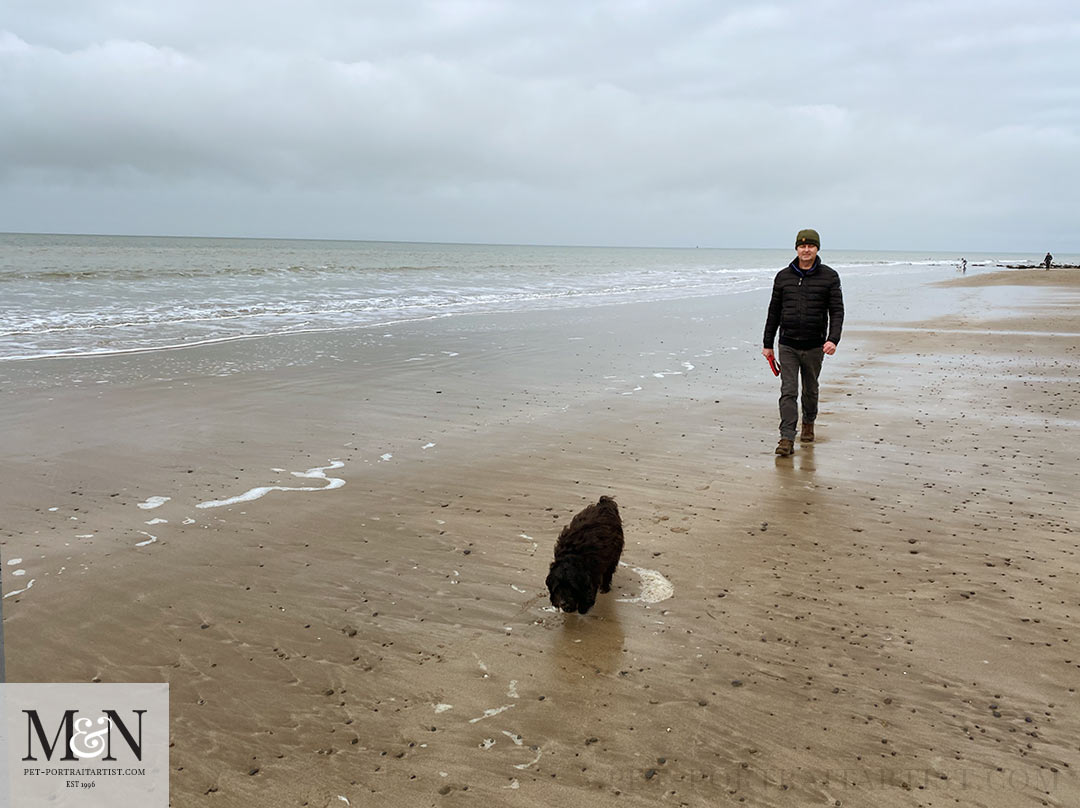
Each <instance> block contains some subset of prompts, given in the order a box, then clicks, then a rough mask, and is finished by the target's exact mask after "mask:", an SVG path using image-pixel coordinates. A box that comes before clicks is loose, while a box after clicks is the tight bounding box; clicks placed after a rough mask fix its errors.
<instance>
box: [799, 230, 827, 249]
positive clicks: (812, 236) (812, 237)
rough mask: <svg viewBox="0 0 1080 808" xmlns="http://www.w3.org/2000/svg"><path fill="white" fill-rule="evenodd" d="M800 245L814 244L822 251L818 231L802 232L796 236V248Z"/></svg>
mask: <svg viewBox="0 0 1080 808" xmlns="http://www.w3.org/2000/svg"><path fill="white" fill-rule="evenodd" d="M800 244H813V245H814V246H815V247H817V248H818V249H819V250H820V249H821V236H819V235H818V234H817V230H800V231H799V235H797V236H795V246H796V247H798V246H799V245H800Z"/></svg>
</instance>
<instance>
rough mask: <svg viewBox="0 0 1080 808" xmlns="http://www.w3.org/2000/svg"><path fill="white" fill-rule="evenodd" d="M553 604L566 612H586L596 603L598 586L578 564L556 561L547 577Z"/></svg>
mask: <svg viewBox="0 0 1080 808" xmlns="http://www.w3.org/2000/svg"><path fill="white" fill-rule="evenodd" d="M547 588H548V594H549V595H550V596H551V605H552V606H554V607H555V608H556V609H562V611H564V612H578V613H579V614H585V613H586V612H587V611H589V609H591V608H592V607H593V604H594V603H596V587H595V586H593V583H592V580H591V579H590V577H589V573H588V572H587V571H586V570H584V569H582V568H581V567H580V566H579V565H577V564H572V563H564V562H560V561H556V562H555V563H553V564H552V565H551V570H550V572H548V577H547Z"/></svg>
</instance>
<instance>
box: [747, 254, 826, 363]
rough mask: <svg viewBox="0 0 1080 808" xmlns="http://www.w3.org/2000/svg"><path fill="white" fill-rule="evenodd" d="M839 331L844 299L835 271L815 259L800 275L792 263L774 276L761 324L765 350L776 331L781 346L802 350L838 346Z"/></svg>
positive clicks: (795, 261) (797, 268) (796, 266)
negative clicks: (769, 299)
mask: <svg viewBox="0 0 1080 808" xmlns="http://www.w3.org/2000/svg"><path fill="white" fill-rule="evenodd" d="M843 327H844V296H843V293H842V292H841V290H840V276H839V275H838V274H836V270H834V269H833V268H832V267H829V266H826V265H825V264H823V263H821V259H820V258H815V259H814V266H813V267H811V268H810V269H809V270H807V271H805V272H804V271H802V270H800V269H799V261H798V259H795V260H794V261H792V262H791V264H789V265H788V266H787V267H785V268H784V269H782V270H780V271H779V272H778V273H777V274H776V279H775V280H774V281H773V290H772V300H771V301H770V302H769V316H768V318H767V319H766V321H765V347H766V348H772V347H773V340H774V339H775V337H776V329H777V328H779V329H780V344H781V345H788V346H790V347H792V348H799V349H801V350H805V349H807V348H820V347H821V346H822V345H824V344H825V343H826V342H832V343H839V342H840V331H841V330H842V329H843Z"/></svg>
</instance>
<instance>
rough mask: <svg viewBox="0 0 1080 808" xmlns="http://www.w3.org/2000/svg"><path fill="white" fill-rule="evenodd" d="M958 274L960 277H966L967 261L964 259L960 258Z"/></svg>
mask: <svg viewBox="0 0 1080 808" xmlns="http://www.w3.org/2000/svg"><path fill="white" fill-rule="evenodd" d="M960 274H961V275H967V259H966V258H961V259H960Z"/></svg>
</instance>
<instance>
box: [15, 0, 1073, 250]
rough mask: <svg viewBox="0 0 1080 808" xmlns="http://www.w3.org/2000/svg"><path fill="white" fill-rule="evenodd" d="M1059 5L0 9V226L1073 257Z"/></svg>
mask: <svg viewBox="0 0 1080 808" xmlns="http://www.w3.org/2000/svg"><path fill="white" fill-rule="evenodd" d="M1078 197H1080V3H1077V2H1076V0H1045V1H1044V0H1025V2H1023V3H1021V2H1017V0H1007V1H1005V2H1000V1H999V0H931V1H930V2H921V1H920V0H896V1H895V2H884V1H879V0H791V1H790V2H724V0H543V2H540V0H426V1H425V0H303V1H302V2H290V1H288V0H184V2H174V0H157V1H156V2H137V0H122V1H121V0H4V13H3V14H2V15H0V231H6V232H50V233H112V234H133V235H144V234H145V235H151V234H154V235H207V236H241V237H281V238H343V239H371V240H397V241H451V242H484V243H525V244H592V245H627V246H688V247H692V246H712V247H781V246H787V245H788V244H789V243H791V242H792V241H793V238H794V234H795V232H796V231H797V230H799V229H801V228H803V227H814V228H816V229H818V230H819V231H820V232H821V234H822V247H823V251H824V250H825V249H827V247H828V246H835V247H844V248H851V249H888V250H906V249H912V250H930V249H934V250H956V251H965V250H969V251H1012V252H1033V253H1038V254H1039V255H1040V256H1041V254H1042V252H1044V251H1045V250H1051V251H1053V252H1057V253H1078V252H1080V227H1078V226H1077V225H1078V224H1080V222H1078V217H1077V211H1078V210H1080V200H1078Z"/></svg>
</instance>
